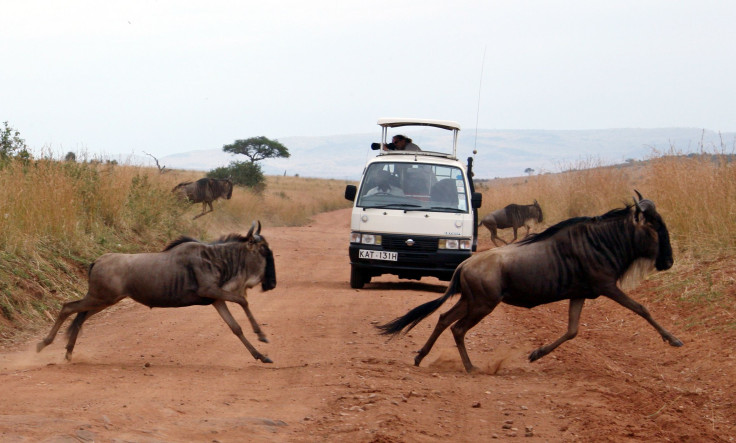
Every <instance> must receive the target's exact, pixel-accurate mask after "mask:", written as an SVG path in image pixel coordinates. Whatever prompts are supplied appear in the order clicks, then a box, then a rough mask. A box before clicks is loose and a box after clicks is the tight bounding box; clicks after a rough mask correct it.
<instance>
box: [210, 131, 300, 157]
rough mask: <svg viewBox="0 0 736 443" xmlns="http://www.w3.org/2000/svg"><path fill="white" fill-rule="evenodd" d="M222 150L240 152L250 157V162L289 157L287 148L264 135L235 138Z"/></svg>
mask: <svg viewBox="0 0 736 443" xmlns="http://www.w3.org/2000/svg"><path fill="white" fill-rule="evenodd" d="M222 150H223V151H225V152H229V153H231V154H242V155H244V156H246V157H248V158H249V159H250V162H251V163H255V162H257V161H261V160H263V159H266V158H276V157H283V158H289V157H290V156H291V154H289V150H288V149H287V148H286V146H284V145H282V144H281V143H279V141H278V140H269V139H268V138H266V137H263V136H261V137H251V138H248V139H245V140H235V143H233V144H231V145H225V146H223V147H222Z"/></svg>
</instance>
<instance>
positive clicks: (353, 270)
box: [350, 266, 371, 289]
mask: <svg viewBox="0 0 736 443" xmlns="http://www.w3.org/2000/svg"><path fill="white" fill-rule="evenodd" d="M370 281H371V277H370V276H369V275H365V274H364V273H363V272H362V271H361V270H360V269H359V268H358V267H357V266H351V267H350V287H351V288H353V289H360V288H362V287H363V285H365V284H366V283H370Z"/></svg>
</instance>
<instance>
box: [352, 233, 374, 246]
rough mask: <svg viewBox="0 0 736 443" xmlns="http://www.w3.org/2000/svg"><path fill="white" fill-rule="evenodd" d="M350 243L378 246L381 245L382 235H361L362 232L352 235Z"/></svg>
mask: <svg viewBox="0 0 736 443" xmlns="http://www.w3.org/2000/svg"><path fill="white" fill-rule="evenodd" d="M350 243H361V244H364V245H377V246H379V245H380V244H381V235H380V234H361V233H360V232H351V233H350Z"/></svg>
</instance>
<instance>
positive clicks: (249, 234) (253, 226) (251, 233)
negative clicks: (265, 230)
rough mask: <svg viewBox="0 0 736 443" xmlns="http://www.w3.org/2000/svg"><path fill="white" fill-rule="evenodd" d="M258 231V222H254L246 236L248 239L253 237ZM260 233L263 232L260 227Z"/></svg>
mask: <svg viewBox="0 0 736 443" xmlns="http://www.w3.org/2000/svg"><path fill="white" fill-rule="evenodd" d="M255 229H256V221H255V220H253V224H252V225H250V229H249V230H248V233H247V234H246V235H245V236H246V237H252V236H253V231H254V230H255ZM258 232H261V227H260V226H259V227H258Z"/></svg>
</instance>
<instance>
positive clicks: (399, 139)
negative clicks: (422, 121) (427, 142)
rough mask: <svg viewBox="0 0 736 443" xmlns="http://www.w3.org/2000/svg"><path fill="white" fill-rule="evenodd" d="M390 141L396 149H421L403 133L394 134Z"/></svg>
mask: <svg viewBox="0 0 736 443" xmlns="http://www.w3.org/2000/svg"><path fill="white" fill-rule="evenodd" d="M392 142H393V143H392V144H393V145H394V146H396V148H395V150H396V151H421V149H419V146H417V145H415V144H414V143H413V142H412V140H411V139H410V138H409V137H407V136H405V135H401V134H396V135H394V137H393V140H392Z"/></svg>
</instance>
